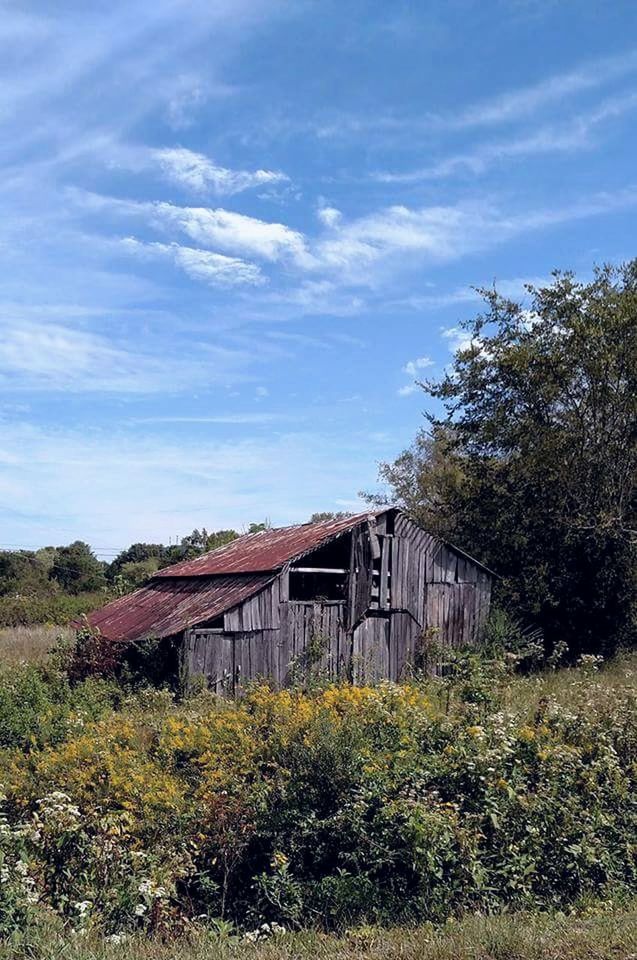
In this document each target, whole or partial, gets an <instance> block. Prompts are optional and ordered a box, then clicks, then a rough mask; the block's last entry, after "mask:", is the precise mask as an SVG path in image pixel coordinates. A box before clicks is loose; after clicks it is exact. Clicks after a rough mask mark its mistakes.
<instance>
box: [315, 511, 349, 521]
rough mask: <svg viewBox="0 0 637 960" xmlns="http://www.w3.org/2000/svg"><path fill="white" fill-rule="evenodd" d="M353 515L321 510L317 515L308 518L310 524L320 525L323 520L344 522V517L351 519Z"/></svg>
mask: <svg viewBox="0 0 637 960" xmlns="http://www.w3.org/2000/svg"><path fill="white" fill-rule="evenodd" d="M351 516H353V514H352V513H351V512H349V513H348V512H347V511H345V510H338V511H332V510H321V511H319V512H318V513H313V514H312V516H311V517H310V523H321V522H322V521H323V520H344V519H345V517H351Z"/></svg>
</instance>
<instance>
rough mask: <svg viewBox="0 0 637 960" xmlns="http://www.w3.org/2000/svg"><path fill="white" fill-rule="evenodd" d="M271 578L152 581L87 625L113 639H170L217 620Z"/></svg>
mask: <svg viewBox="0 0 637 960" xmlns="http://www.w3.org/2000/svg"><path fill="white" fill-rule="evenodd" d="M271 579H272V577H271V576H267V575H263V574H262V575H260V576H257V575H246V576H227V577H214V578H212V579H199V578H198V577H192V578H184V579H175V580H173V579H171V578H166V579H164V580H154V581H151V582H150V583H149V584H147V586H145V587H142V588H141V589H140V590H136V591H135V592H134V593H130V594H128V595H127V596H125V597H120V598H119V599H118V600H113V602H112V603H109V604H107V605H106V606H105V607H102V609H101V610H96V611H95V612H94V613H91V614H90V615H89V617H88V621H89V624H90V625H91V627H93V628H94V629H97V630H99V631H100V633H101V634H103V635H104V636H105V637H107V638H108V639H109V640H126V641H129V642H130V641H133V640H141V639H144V638H146V637H153V638H156V639H160V638H161V637H170V636H172V635H173V634H175V633H181V631H182V630H186V629H188V627H192V626H195V625H196V624H198V623H206V622H207V621H209V620H213V619H214V618H215V617H218V616H219V615H220V614H222V613H223V612H224V611H226V610H230V609H231V608H232V607H234V606H236V605H237V604H238V603H241V602H242V601H243V600H247V598H248V597H251V596H252V595H253V594H255V593H258V591H259V590H261V589H262V588H263V587H264V586H265V585H266V584H267V583H269V582H270V580H271Z"/></svg>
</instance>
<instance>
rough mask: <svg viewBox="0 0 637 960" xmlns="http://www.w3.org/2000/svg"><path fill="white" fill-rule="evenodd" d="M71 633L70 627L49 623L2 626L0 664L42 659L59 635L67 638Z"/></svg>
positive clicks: (0, 632)
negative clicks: (27, 625)
mask: <svg viewBox="0 0 637 960" xmlns="http://www.w3.org/2000/svg"><path fill="white" fill-rule="evenodd" d="M72 635H73V630H72V629H71V628H70V627H57V626H52V625H49V624H40V625H38V626H33V627H3V628H2V629H0V666H4V665H5V664H15V663H20V662H24V661H29V662H30V663H34V662H37V661H40V660H43V659H44V657H45V656H46V654H47V653H48V652H49V650H50V649H51V647H52V646H54V644H55V642H56V640H57V639H58V638H59V637H63V638H64V639H69V638H70V637H71V636H72Z"/></svg>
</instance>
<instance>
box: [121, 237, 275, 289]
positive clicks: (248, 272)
mask: <svg viewBox="0 0 637 960" xmlns="http://www.w3.org/2000/svg"><path fill="white" fill-rule="evenodd" d="M122 247H123V248H124V249H125V250H128V251H130V252H132V253H134V254H137V255H139V256H142V257H149V258H152V257H168V258H169V259H171V260H172V261H173V262H174V263H175V264H176V265H177V266H178V267H181V269H182V270H184V271H185V273H187V274H188V276H189V277H192V278H193V279H194V280H203V281H205V282H206V283H210V284H212V285H213V286H221V287H229V286H230V287H232V286H242V285H245V284H249V285H252V286H254V285H256V284H260V283H265V281H266V278H265V277H264V276H263V274H262V273H261V270H260V269H259V267H258V266H257V265H256V264H254V263H246V261H245V260H239V259H238V258H237V257H226V256H224V255H223V254H221V253H212V252H211V251H209V250H199V249H197V248H195V247H184V246H181V245H180V244H178V243H156V242H155V243H142V242H141V241H140V240H136V239H135V238H134V237H127V238H126V239H124V240H122Z"/></svg>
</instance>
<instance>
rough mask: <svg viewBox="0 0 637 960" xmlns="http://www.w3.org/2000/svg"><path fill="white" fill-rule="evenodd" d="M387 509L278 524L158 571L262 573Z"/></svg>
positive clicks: (162, 574) (163, 574)
mask: <svg viewBox="0 0 637 960" xmlns="http://www.w3.org/2000/svg"><path fill="white" fill-rule="evenodd" d="M384 512H385V511H384V510H377V511H367V512H366V513H359V514H356V515H355V516H352V517H342V518H341V519H339V520H322V521H320V522H319V523H304V524H301V525H298V526H295V527H278V528H277V529H275V530H264V531H263V532H262V533H248V534H245V536H243V537H239V538H238V539H237V540H233V541H232V542H231V543H228V544H226V545H225V546H223V547H218V548H217V549H216V550H212V551H211V552H210V553H205V554H204V555H203V556H201V557H197V558H196V560H186V561H184V562H182V563H176V564H174V565H173V566H172V567H166V568H165V569H164V570H160V571H159V572H158V573H156V574H155V579H159V578H160V577H201V576H210V575H211V574H217V573H262V572H264V571H266V570H279V569H280V568H281V567H282V566H283V565H284V564H285V563H287V562H288V561H289V560H292V559H294V558H295V557H301V556H303V554H305V553H308V552H309V551H310V550H314V549H315V548H316V547H319V546H321V545H322V544H323V543H327V541H328V540H331V539H333V538H334V537H337V536H339V534H341V533H346V532H347V531H348V530H351V529H352V528H353V527H356V526H358V524H359V523H363V522H364V521H365V520H367V518H368V517H370V516H378V515H379V514H380V513H384Z"/></svg>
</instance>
